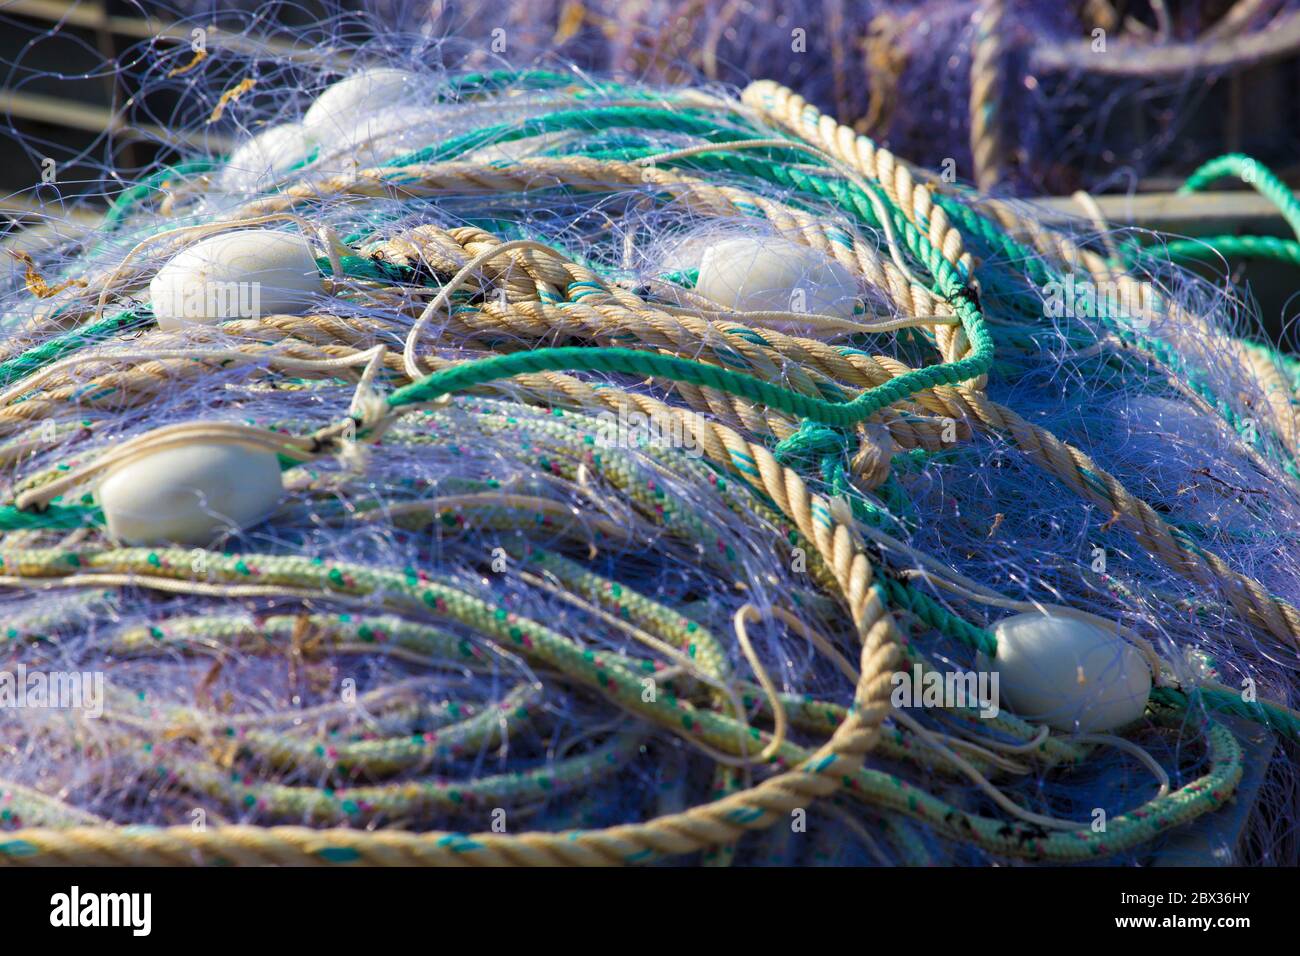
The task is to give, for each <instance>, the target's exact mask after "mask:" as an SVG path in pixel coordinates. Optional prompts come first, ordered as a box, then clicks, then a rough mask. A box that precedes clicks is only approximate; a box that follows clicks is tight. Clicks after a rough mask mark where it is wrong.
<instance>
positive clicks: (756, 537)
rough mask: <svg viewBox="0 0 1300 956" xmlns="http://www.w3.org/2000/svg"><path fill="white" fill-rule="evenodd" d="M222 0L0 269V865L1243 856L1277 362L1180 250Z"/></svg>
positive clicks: (1270, 509)
mask: <svg viewBox="0 0 1300 956" xmlns="http://www.w3.org/2000/svg"><path fill="white" fill-rule="evenodd" d="M248 16H249V19H248V29H247V30H246V31H245V32H244V34H243V35H238V34H236V33H234V32H232V31H230V30H223V31H221V32H220V33H217V32H212V33H206V34H200V39H201V40H202V41H203V42H202V43H200V44H199V45H198V46H195V45H194V44H192V43H176V42H163V41H158V40H154V41H146V42H142V43H141V44H140V45H139V46H138V47H137V48H135V49H134V50H132V51H131V52H130V53H128V54H126V55H123V56H122V57H120V58H119V62H118V64H117V66H118V67H119V68H120V69H123V70H129V71H131V73H132V75H133V76H134V77H135V78H136V79H137V80H138V83H139V89H140V93H139V94H138V95H137V96H136V97H135V98H134V101H133V104H132V109H133V110H134V112H133V113H131V117H130V122H131V123H132V124H133V126H134V128H135V129H137V130H156V131H158V135H160V136H162V135H163V134H165V136H166V140H165V145H166V146H168V147H169V148H170V152H169V153H168V154H167V155H168V158H167V159H166V160H165V164H164V163H159V164H155V165H153V166H146V167H145V168H141V169H123V168H118V169H116V170H114V171H111V172H107V173H106V174H105V175H104V178H103V180H102V181H101V183H100V185H99V187H98V191H101V192H103V193H105V194H106V195H107V196H110V197H111V199H112V204H111V206H110V208H109V210H108V212H107V213H106V214H105V215H103V216H101V217H99V218H97V219H95V220H94V221H93V222H92V223H90V224H87V225H77V223H78V222H80V220H79V219H78V218H76V217H74V216H72V213H73V212H76V211H77V210H80V209H83V208H84V206H85V203H86V202H87V201H88V200H75V199H73V198H67V202H66V203H65V204H60V203H59V202H56V201H55V200H54V199H53V198H51V196H52V194H53V193H54V192H59V193H60V195H64V196H65V198H66V197H71V196H72V195H73V194H74V193H75V192H77V191H80V192H82V193H93V192H95V191H96V188H95V187H94V186H93V185H92V184H91V183H89V182H87V183H81V184H79V185H78V184H66V185H64V184H62V183H61V182H59V181H57V180H56V181H54V182H45V183H42V184H41V185H40V186H39V187H34V188H33V195H34V196H39V197H41V201H42V203H43V204H44V205H43V209H44V215H45V217H46V218H47V219H48V222H47V223H46V225H47V226H48V227H49V229H47V230H46V231H45V232H42V233H29V234H26V235H27V236H29V237H34V238H32V240H31V241H30V242H28V243H27V244H26V245H24V246H23V250H25V251H21V252H18V253H17V255H16V257H15V258H14V259H13V260H11V262H12V265H11V266H10V267H9V268H7V269H6V271H5V276H4V286H3V290H2V291H0V315H3V327H4V336H3V340H2V341H0V482H2V487H0V494H2V497H3V507H2V508H0V529H3V536H2V537H0V626H2V628H3V630H0V646H2V647H3V655H4V656H3V658H2V659H3V661H4V665H3V667H0V701H3V702H4V703H5V706H3V707H0V861H3V862H5V863H32V862H36V863H41V862H51V861H60V862H76V863H111V862H116V863H121V862H132V863H145V862H150V863H178V864H179V863H237V864H243V863H259V862H276V863H304V862H311V863H326V864H343V863H356V862H362V863H373V864H391V863H452V862H456V863H471V864H475V863H510V864H530V863H581V864H601V863H637V864H649V863H655V862H668V863H682V862H690V863H705V864H716V865H725V864H728V863H735V864H750V865H752V864H813V863H835V864H863V865H876V864H917V863H962V864H991V863H1003V862H1008V861H1015V862H1037V863H1090V862H1094V861H1100V862H1104V863H1111V864H1115V863H1147V862H1151V861H1153V860H1154V859H1156V858H1158V857H1160V856H1161V855H1162V854H1169V853H1172V852H1175V851H1176V850H1177V848H1178V847H1179V846H1180V845H1183V844H1184V843H1185V841H1186V840H1187V839H1188V835H1189V834H1194V835H1195V838H1196V839H1198V840H1200V841H1201V842H1202V845H1203V847H1204V850H1203V858H1204V854H1211V855H1213V856H1214V857H1215V858H1218V859H1221V860H1224V861H1233V862H1238V863H1240V862H1252V863H1261V862H1263V863H1273V862H1294V861H1295V859H1296V854H1297V850H1296V836H1295V833H1294V819H1295V803H1296V791H1297V787H1296V783H1297V780H1296V775H1295V771H1294V762H1293V758H1294V753H1295V750H1294V747H1295V741H1296V737H1297V734H1298V733H1300V720H1298V719H1297V716H1296V714H1295V711H1294V708H1295V707H1296V706H1297V701H1296V696H1297V695H1296V689H1295V680H1294V675H1295V671H1296V665H1297V654H1296V650H1297V643H1298V641H1300V612H1298V611H1297V610H1296V606H1295V605H1296V604H1297V602H1300V567H1298V561H1297V554H1300V551H1298V550H1297V548H1296V547H1295V537H1296V535H1297V527H1300V525H1298V523H1297V518H1298V517H1300V474H1298V473H1297V470H1296V455H1297V453H1298V452H1300V427H1297V419H1296V415H1295V406H1296V389H1297V387H1298V386H1300V368H1298V366H1297V362H1296V360H1294V359H1293V358H1291V357H1289V356H1288V355H1286V354H1284V353H1282V352H1279V351H1276V350H1274V349H1273V348H1272V347H1270V346H1268V345H1266V344H1264V342H1263V340H1262V338H1261V334H1260V325H1259V317H1258V315H1257V314H1256V312H1255V307H1254V305H1253V304H1252V302H1251V301H1250V299H1249V297H1248V296H1246V295H1245V294H1244V293H1243V292H1242V291H1241V290H1240V289H1238V288H1236V287H1234V286H1232V285H1230V284H1228V283H1226V282H1225V281H1222V280H1217V279H1213V278H1206V277H1205V275H1204V273H1200V272H1194V271H1192V270H1190V269H1188V268H1187V267H1186V266H1185V265H1181V264H1179V263H1181V262H1182V261H1183V260H1184V259H1187V258H1194V257H1197V256H1200V257H1201V258H1204V255H1205V248H1206V247H1204V246H1203V245H1200V244H1189V243H1187V242H1185V241H1182V240H1167V239H1165V238H1163V237H1156V236H1151V235H1146V234H1142V233H1138V232H1134V231H1120V230H1114V229H1109V228H1107V227H1105V226H1104V224H1094V223H1091V222H1089V221H1087V220H1086V219H1081V220H1079V221H1078V222H1075V223H1072V224H1067V225H1064V226H1059V227H1055V226H1054V227H1051V228H1049V227H1047V226H1046V225H1044V224H1043V223H1042V221H1041V220H1040V218H1039V217H1038V215H1037V214H1036V212H1035V210H1034V209H1033V207H1031V206H1029V205H1025V204H1020V203H1016V202H1012V201H1005V200H1003V201H998V200H992V199H989V198H987V197H985V196H982V195H981V194H980V193H978V192H976V191H975V190H973V189H971V188H969V187H967V186H963V185H960V184H957V183H948V182H946V181H944V179H943V178H942V177H941V176H939V175H937V174H936V173H932V172H929V171H927V170H926V169H925V168H924V167H923V166H921V165H917V166H913V165H910V164H909V163H907V162H905V161H904V159H902V158H898V157H895V156H894V155H893V154H891V153H890V152H888V151H887V150H885V149H883V148H880V147H878V146H877V145H875V144H874V143H873V142H872V141H871V140H869V139H867V138H865V137H863V136H860V135H858V134H855V133H854V132H853V131H852V130H850V129H848V128H846V127H843V126H839V125H838V124H837V123H836V122H835V121H834V120H833V119H831V118H829V117H828V116H825V115H823V114H822V113H820V112H819V111H818V110H817V109H816V108H815V107H814V106H812V105H811V104H809V103H808V102H807V101H805V100H804V99H803V98H801V97H800V96H798V95H796V94H794V93H792V92H791V91H790V90H788V89H786V88H784V87H782V86H780V85H777V84H776V83H773V82H769V81H761V80H760V81H757V82H754V83H752V84H750V85H748V86H746V87H744V88H743V90H741V89H736V88H733V87H729V86H725V85H723V84H720V83H719V84H715V85H703V84H697V85H647V84H644V83H641V82H633V81H620V80H614V79H610V78H608V77H605V76H602V75H598V74H593V73H590V72H587V71H584V70H581V69H577V68H573V67H569V66H566V65H565V64H564V62H563V60H561V59H559V58H556V57H548V58H547V62H546V63H544V64H537V63H527V64H524V65H520V64H518V63H512V62H511V60H510V56H509V53H510V51H509V49H508V48H507V49H506V50H505V51H502V52H500V53H499V54H497V53H493V52H491V51H490V48H489V52H488V53H484V52H483V49H482V44H478V46H475V44H474V43H473V42H471V40H470V39H469V38H468V34H467V33H465V32H462V34H461V35H460V36H457V37H452V38H447V37H444V36H442V35H441V34H438V33H436V31H435V32H432V33H431V32H429V31H426V32H424V33H419V32H416V33H415V34H405V33H397V32H392V31H388V32H383V31H380V32H379V33H378V38H376V34H375V30H376V26H377V24H380V23H382V22H383V21H382V18H376V19H375V21H374V22H368V26H367V29H368V30H369V31H370V32H369V33H367V32H366V31H365V30H363V29H362V26H363V25H366V24H367V21H366V20H365V18H364V17H361V18H358V17H357V16H354V15H347V16H340V17H339V18H336V19H332V20H322V21H317V22H315V23H314V24H312V25H310V26H303V27H301V28H294V29H293V30H289V31H287V32H283V33H279V34H275V33H273V32H272V31H271V26H270V20H269V18H268V17H269V15H268V14H267V12H266V11H265V10H261V11H258V12H256V13H250V14H249V15H248ZM191 22H192V23H193V24H194V26H195V28H196V29H197V28H199V27H201V26H202V24H203V23H205V22H206V21H204V20H203V19H202V18H201V17H200V18H197V19H195V20H194V21H181V23H180V28H181V29H182V31H183V32H182V33H181V35H182V36H187V37H188V36H189V28H190V25H191ZM492 22H493V21H491V20H490V18H487V17H486V15H485V17H484V18H481V19H479V20H478V21H476V23H477V24H478V30H479V34H482V35H483V36H490V35H491V30H490V29H488V28H487V27H486V26H485V25H486V24H490V23H492ZM403 26H405V24H403ZM254 28H256V29H254ZM255 36H256V37H258V38H259V39H257V40H255V39H253V37H255ZM475 36H476V38H480V39H481V37H479V36H478V34H476V35H475ZM232 37H237V42H231V43H226V42H225V40H226V39H228V38H232ZM364 37H369V39H365V38H364ZM264 38H270V39H271V40H274V41H275V42H274V43H273V44H272V43H267V42H265V39H264ZM196 42H197V41H196ZM507 47H508V44H507ZM471 48H473V50H474V51H475V52H474V55H475V56H477V57H478V58H479V59H480V60H481V61H482V62H478V61H476V62H475V63H474V65H473V66H469V67H467V66H466V64H465V62H464V61H465V58H466V57H467V56H468V55H469V51H470V50H471ZM14 69H15V71H18V67H17V66H15V67H14ZM15 75H18V72H16V73H15ZM150 135H152V134H150ZM113 146H114V140H113V137H112V136H111V135H109V136H108V138H107V139H106V141H105V149H106V154H112V153H113ZM28 148H29V149H31V150H32V151H33V157H34V158H35V157H39V156H40V155H41V150H42V149H44V148H45V147H44V146H43V145H41V144H30V145H29V146H28ZM81 158H82V159H83V161H86V160H85V157H81ZM36 165H37V168H39V163H37V164H36ZM1247 171H1248V172H1249V173H1250V175H1249V177H1248V181H1250V182H1252V183H1254V184H1256V185H1257V187H1259V188H1261V190H1263V191H1265V192H1266V193H1268V194H1271V195H1276V194H1277V193H1276V190H1274V189H1273V188H1272V184H1274V183H1275V180H1273V179H1272V178H1271V175H1270V174H1269V173H1268V172H1267V170H1265V169H1263V168H1262V167H1261V168H1257V167H1256V166H1255V165H1254V164H1253V163H1252V162H1251V161H1250V160H1247V159H1245V158H1243V157H1228V158H1227V159H1225V160H1223V161H1221V162H1220V163H1219V165H1217V166H1214V167H1212V168H1210V169H1208V170H1207V171H1206V172H1204V174H1202V175H1201V176H1200V177H1199V178H1197V179H1196V180H1195V181H1194V182H1192V183H1191V184H1189V188H1201V187H1202V186H1203V185H1204V184H1205V183H1207V182H1211V181H1213V180H1215V179H1217V178H1218V177H1219V176H1222V175H1229V174H1231V175H1242V176H1243V178H1247V177H1246V176H1245V173H1246V172H1247ZM119 178H120V180H121V181H120V182H118V181H117V180H118V179H119ZM38 190H39V191H38ZM1284 211H1285V212H1286V213H1287V215H1288V217H1289V218H1291V217H1294V219H1293V221H1295V222H1300V216H1296V215H1295V212H1296V211H1295V209H1294V208H1291V207H1287V208H1286V209H1285V210H1284ZM73 231H75V232H76V234H75V235H72V234H71V233H72V232H73ZM15 238H19V239H22V238H23V235H19V236H16V237H15ZM36 239H39V240H40V241H36ZM1180 242H1181V243H1182V244H1181V245H1180V244H1179V243H1180ZM1291 245H1294V244H1291ZM1291 245H1287V244H1285V243H1281V242H1279V243H1278V249H1279V250H1281V251H1280V252H1279V253H1278V254H1279V255H1282V254H1290V252H1291ZM6 675H7V676H6ZM6 694H7V695H8V696H7V697H5V695H6ZM74 698H75V700H74ZM1261 777H1265V778H1266V779H1264V780H1263V781H1262V782H1261V779H1260V778H1261ZM1243 781H1244V783H1243ZM1243 787H1246V788H1248V789H1242V788H1243ZM1238 795H1240V796H1241V797H1242V799H1241V800H1238V801H1235V802H1234V796H1238Z"/></svg>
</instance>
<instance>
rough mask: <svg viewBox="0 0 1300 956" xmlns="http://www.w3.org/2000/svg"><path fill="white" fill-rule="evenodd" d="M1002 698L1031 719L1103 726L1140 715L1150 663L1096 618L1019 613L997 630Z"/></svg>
mask: <svg viewBox="0 0 1300 956" xmlns="http://www.w3.org/2000/svg"><path fill="white" fill-rule="evenodd" d="M993 633H994V636H995V637H996V638H997V642H998V647H997V653H996V655H995V656H994V657H993V658H992V659H990V658H988V657H987V656H985V655H983V654H981V655H980V660H979V667H980V668H981V669H987V670H989V671H992V672H996V673H997V674H998V695H999V697H1000V698H1001V700H1002V702H1003V703H1004V704H1005V705H1007V706H1009V707H1010V709H1011V710H1013V711H1015V713H1017V714H1018V715H1019V716H1021V717H1024V718H1025V719H1026V720H1035V721H1042V722H1044V723H1046V724H1047V725H1048V726H1050V727H1053V728H1055V729H1057V730H1062V731H1075V730H1077V731H1079V732H1081V733H1103V732H1106V731H1110V730H1114V729H1116V728H1118V727H1123V726H1124V725H1125V724H1130V723H1132V722H1133V721H1135V720H1137V719H1138V718H1140V717H1141V716H1142V713H1143V711H1144V710H1145V709H1146V704H1147V698H1148V697H1149V696H1150V693H1151V670H1150V668H1149V667H1148V666H1147V663H1146V660H1145V659H1144V658H1143V657H1142V655H1141V654H1140V653H1138V651H1137V648H1135V647H1134V646H1133V645H1132V644H1130V643H1128V642H1127V641H1125V640H1124V639H1123V638H1122V637H1120V636H1119V635H1118V634H1116V633H1114V632H1111V631H1108V630H1105V629H1103V628H1101V627H1099V626H1098V625H1096V624H1091V623H1089V622H1087V621H1081V620H1078V619H1076V618H1072V617H1066V616H1064V615H1059V614H1040V613H1037V612H1033V613H1029V614H1017V615H1014V616H1013V617H1008V618H1004V619H1003V620H1001V621H999V622H998V624H997V626H996V627H995V628H994V630H993Z"/></svg>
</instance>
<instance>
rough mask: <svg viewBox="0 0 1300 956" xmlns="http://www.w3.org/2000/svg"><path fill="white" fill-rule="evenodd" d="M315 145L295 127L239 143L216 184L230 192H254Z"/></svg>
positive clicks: (272, 130)
mask: <svg viewBox="0 0 1300 956" xmlns="http://www.w3.org/2000/svg"><path fill="white" fill-rule="evenodd" d="M315 148H316V144H315V143H314V142H313V141H312V139H311V137H310V136H308V135H307V130H306V129H304V128H303V126H302V125H301V124H299V123H283V124H281V125H279V126H272V127H269V128H268V129H265V130H263V131H262V132H260V133H258V134H257V135H256V136H254V137H253V138H252V139H250V140H248V141H247V142H246V143H243V144H242V145H241V146H240V147H239V148H238V149H236V150H235V151H234V152H233V153H232V154H231V155H230V159H228V160H227V161H226V165H225V167H224V168H223V169H222V170H221V176H220V179H219V184H220V186H221V188H222V189H225V190H228V191H230V192H255V191H257V190H258V189H261V188H263V187H264V186H266V185H267V183H268V182H270V181H271V180H273V179H275V178H276V177H277V176H279V174H280V173H283V172H285V171H286V170H288V169H290V168H291V167H292V166H294V165H295V164H297V163H299V162H302V161H303V160H304V159H306V158H307V157H308V156H310V155H311V153H312V150H314V149H315Z"/></svg>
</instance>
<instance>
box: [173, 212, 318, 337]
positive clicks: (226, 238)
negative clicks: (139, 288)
mask: <svg viewBox="0 0 1300 956" xmlns="http://www.w3.org/2000/svg"><path fill="white" fill-rule="evenodd" d="M322 291H324V286H323V284H322V280H321V274H320V270H319V269H318V268H317V267H316V258H315V256H313V255H312V251H311V246H309V245H308V244H307V240H305V239H303V238H302V236H300V235H298V234H296V233H290V232H277V231H274V230H270V229H241V230H239V231H237V232H223V233H221V234H220V235H216V236H211V237H209V238H207V239H204V240H202V241H200V242H196V243H195V244H194V245H192V246H190V247H189V248H188V249H184V250H182V251H181V252H179V253H177V254H176V255H175V256H173V257H172V259H171V260H170V261H168V263H167V264H166V265H165V266H163V267H162V268H161V269H159V270H158V274H157V275H155V276H154V277H153V280H152V281H151V282H150V283H149V304H150V306H151V308H152V309H153V314H154V318H155V319H156V320H157V322H158V325H159V327H160V328H164V329H170V330H175V329H179V328H182V327H183V326H185V325H186V324H195V323H197V324H202V325H213V324H215V323H217V322H221V321H223V320H225V319H255V318H260V317H262V316H264V315H276V314H279V313H289V314H294V313H297V312H301V311H302V310H303V308H304V307H306V306H307V305H308V304H309V303H310V302H311V301H312V297H313V295H317V294H320V293H321V292H322Z"/></svg>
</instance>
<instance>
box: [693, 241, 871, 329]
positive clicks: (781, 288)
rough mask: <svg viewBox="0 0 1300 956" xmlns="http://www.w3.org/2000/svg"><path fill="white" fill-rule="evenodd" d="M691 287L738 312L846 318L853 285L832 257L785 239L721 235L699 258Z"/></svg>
mask: <svg viewBox="0 0 1300 956" xmlns="http://www.w3.org/2000/svg"><path fill="white" fill-rule="evenodd" d="M695 291H696V292H699V293H700V294H701V295H704V296H707V297H708V298H710V299H712V300H713V301H714V302H716V303H718V304H719V305H721V306H723V307H724V308H727V309H734V310H736V311H738V312H815V313H819V314H822V315H833V316H837V317H839V318H842V319H847V318H850V317H852V315H853V307H854V304H855V303H856V301H857V296H858V284H857V282H856V281H855V280H854V278H853V274H852V273H851V272H849V270H848V269H846V268H844V267H843V266H842V265H840V264H839V263H838V262H836V261H835V260H834V259H830V258H828V257H826V256H824V255H823V254H822V253H820V252H818V251H817V250H816V249H811V248H809V247H808V246H804V245H800V244H799V243H797V242H791V241H789V240H788V239H774V238H768V237H756V238H737V239H724V240H722V241H720V242H716V243H713V244H712V245H710V246H709V248H708V249H706V250H705V252H704V258H703V259H702V260H701V261H700V277H699V280H698V282H697V283H696V286H695Z"/></svg>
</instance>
